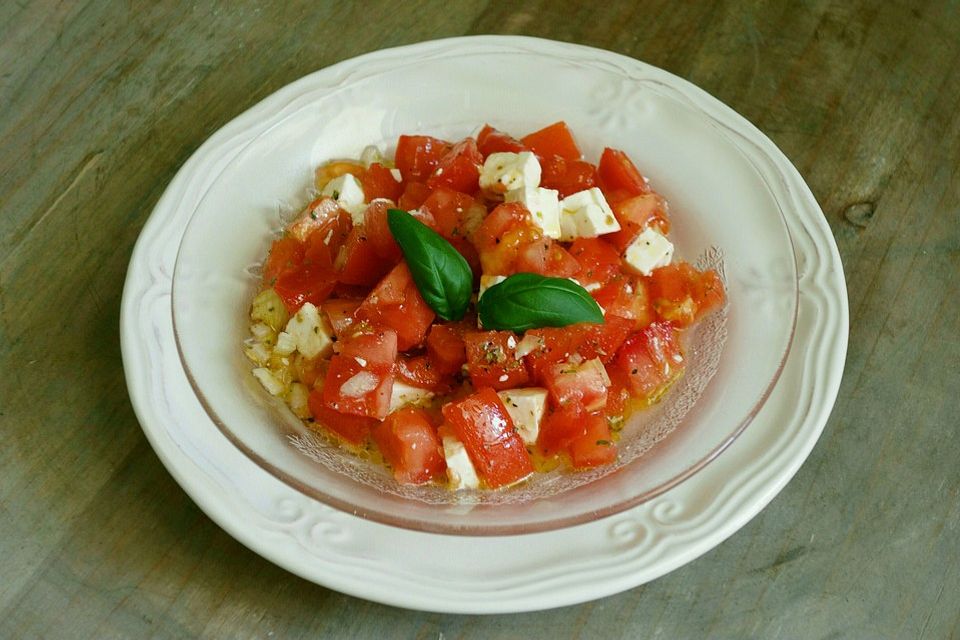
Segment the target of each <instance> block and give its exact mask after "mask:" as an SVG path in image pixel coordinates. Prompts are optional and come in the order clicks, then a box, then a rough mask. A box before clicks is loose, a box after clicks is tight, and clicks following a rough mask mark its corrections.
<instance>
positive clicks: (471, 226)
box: [420, 186, 487, 242]
mask: <svg viewBox="0 0 960 640" xmlns="http://www.w3.org/2000/svg"><path fill="white" fill-rule="evenodd" d="M420 211H421V213H422V214H425V215H429V216H431V217H432V219H433V222H434V226H433V229H434V230H435V231H436V232H437V233H439V234H440V235H442V236H443V237H444V238H446V239H447V240H450V241H451V242H455V241H457V240H464V239H467V238H471V237H472V236H473V233H474V232H475V231H476V230H477V228H478V227H479V226H480V224H481V223H482V222H483V219H484V218H485V217H486V215H487V208H486V207H485V206H483V204H481V203H480V202H478V201H477V200H475V199H474V198H472V197H471V196H469V195H467V194H465V193H460V192H459V191H454V190H453V189H450V188H448V187H444V186H441V187H438V188H437V189H435V190H434V191H433V193H431V194H430V196H429V197H428V198H427V199H426V200H424V201H423V204H421V205H420Z"/></svg>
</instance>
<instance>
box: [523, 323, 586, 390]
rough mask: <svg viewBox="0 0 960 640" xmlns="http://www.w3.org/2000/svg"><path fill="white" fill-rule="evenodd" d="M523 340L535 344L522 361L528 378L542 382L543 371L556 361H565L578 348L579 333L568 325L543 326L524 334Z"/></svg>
mask: <svg viewBox="0 0 960 640" xmlns="http://www.w3.org/2000/svg"><path fill="white" fill-rule="evenodd" d="M524 340H525V341H535V342H536V344H537V346H536V348H534V349H533V350H532V351H529V352H528V353H527V354H526V355H525V356H524V357H523V362H524V364H525V365H526V367H527V371H528V372H529V374H530V378H531V379H532V380H533V381H534V382H537V383H538V384H542V383H543V379H544V374H545V372H546V371H547V370H548V369H549V368H550V367H551V366H552V365H554V364H556V363H558V362H565V361H566V360H567V358H569V357H570V356H571V355H572V354H574V353H576V352H577V350H578V349H579V348H580V334H579V332H577V331H575V330H571V329H570V328H569V327H559V328H558V327H544V328H542V329H532V330H530V331H527V332H526V334H524Z"/></svg>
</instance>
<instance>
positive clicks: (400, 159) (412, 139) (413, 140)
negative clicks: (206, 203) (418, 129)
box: [394, 136, 450, 182]
mask: <svg viewBox="0 0 960 640" xmlns="http://www.w3.org/2000/svg"><path fill="white" fill-rule="evenodd" d="M449 148H450V143H449V142H446V141H445V140H440V139H439V138H433V137H431V136H400V138H399V139H397V153H396V156H395V157H394V163H395V164H396V165H397V169H400V174H401V175H402V176H403V179H404V180H406V181H410V180H418V181H421V182H425V181H426V180H427V179H428V178H429V177H430V176H431V174H433V172H434V170H436V168H437V165H439V164H440V160H441V159H442V158H443V156H444V155H445V154H446V153H447V150H448V149H449Z"/></svg>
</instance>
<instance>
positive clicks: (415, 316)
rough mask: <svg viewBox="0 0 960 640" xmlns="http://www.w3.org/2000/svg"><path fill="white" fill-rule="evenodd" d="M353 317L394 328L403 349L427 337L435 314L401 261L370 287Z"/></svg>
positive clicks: (411, 346)
mask: <svg viewBox="0 0 960 640" xmlns="http://www.w3.org/2000/svg"><path fill="white" fill-rule="evenodd" d="M357 317H358V318H362V319H365V320H369V321H370V322H372V323H374V324H375V325H377V326H381V327H386V328H389V329H392V330H393V331H395V332H396V334H397V345H398V348H399V349H400V351H406V350H407V349H411V348H413V347H415V346H417V345H418V344H420V343H421V342H423V340H424V338H426V337H427V330H428V329H429V328H430V323H432V322H433V319H434V317H435V314H434V313H433V309H431V308H430V307H429V306H427V303H426V302H424V300H423V296H421V295H420V291H419V290H418V289H417V285H416V284H415V283H414V281H413V276H411V275H410V269H409V268H408V267H407V263H406V262H401V263H400V264H398V265H397V266H396V267H394V268H393V270H392V271H390V273H388V274H387V275H386V276H385V277H384V278H383V280H381V281H380V282H379V284H377V286H376V287H374V289H373V291H371V292H370V295H369V296H367V299H366V300H364V301H363V304H361V305H360V308H359V309H357Z"/></svg>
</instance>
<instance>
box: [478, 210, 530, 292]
mask: <svg viewBox="0 0 960 640" xmlns="http://www.w3.org/2000/svg"><path fill="white" fill-rule="evenodd" d="M542 237H543V234H542V232H541V231H540V228H539V227H537V226H536V225H534V224H533V220H531V218H530V212H529V211H527V209H526V208H525V207H524V206H523V205H522V204H520V203H519V202H507V203H504V204H501V205H500V206H498V207H497V208H496V209H494V210H493V211H491V212H490V215H488V216H487V217H486V218H485V219H484V220H483V223H482V224H481V225H480V227H479V228H478V229H477V232H476V233H475V234H474V245H475V246H476V248H477V251H478V252H479V253H480V264H481V265H482V266H483V272H484V273H488V274H494V275H509V274H511V273H513V272H514V271H515V262H516V260H517V256H518V255H519V253H520V250H521V248H523V247H524V246H526V245H528V244H530V243H531V242H533V241H536V240H539V239H541V238H542Z"/></svg>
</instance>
